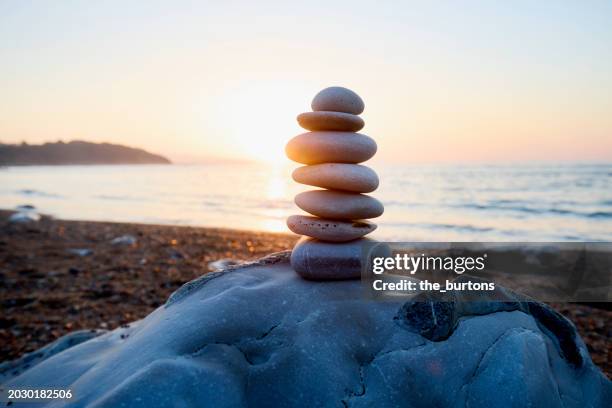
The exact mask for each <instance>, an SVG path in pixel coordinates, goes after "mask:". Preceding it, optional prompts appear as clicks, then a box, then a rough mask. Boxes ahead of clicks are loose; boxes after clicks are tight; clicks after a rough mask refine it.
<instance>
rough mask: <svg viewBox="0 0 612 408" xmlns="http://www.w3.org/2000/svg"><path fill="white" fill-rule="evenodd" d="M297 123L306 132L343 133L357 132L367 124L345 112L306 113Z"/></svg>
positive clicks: (302, 114)
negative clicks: (328, 131)
mask: <svg viewBox="0 0 612 408" xmlns="http://www.w3.org/2000/svg"><path fill="white" fill-rule="evenodd" d="M297 121H298V123H299V124H300V126H301V127H303V128H304V129H306V130H338V131H342V132H357V131H359V130H361V129H362V128H363V126H364V125H365V122H364V121H363V119H361V118H360V117H359V116H357V115H352V114H350V113H343V112H330V111H327V112H326V111H318V112H304V113H300V114H299V115H298V117H297Z"/></svg>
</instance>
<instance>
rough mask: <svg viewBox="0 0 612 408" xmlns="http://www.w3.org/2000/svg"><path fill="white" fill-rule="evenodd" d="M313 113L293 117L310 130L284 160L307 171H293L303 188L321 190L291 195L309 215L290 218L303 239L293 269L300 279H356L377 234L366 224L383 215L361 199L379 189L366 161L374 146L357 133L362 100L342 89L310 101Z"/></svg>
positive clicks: (376, 203)
mask: <svg viewBox="0 0 612 408" xmlns="http://www.w3.org/2000/svg"><path fill="white" fill-rule="evenodd" d="M311 106H312V110H313V112H305V113H302V114H300V115H299V116H298V117H297V120H298V123H299V124H300V126H301V127H303V128H304V129H306V130H309V132H307V133H302V134H301V135H298V136H296V137H294V138H293V139H291V140H290V141H289V143H287V146H286V149H285V150H286V153H287V156H288V157H289V158H290V159H291V160H293V161H296V162H298V163H302V164H305V165H306V166H303V167H299V168H297V169H296V170H295V171H294V172H293V175H292V176H293V179H294V180H295V181H297V182H298V183H301V184H306V185H310V186H315V187H321V188H323V189H324V190H311V191H306V192H303V193H300V194H298V195H297V196H295V204H296V205H297V206H298V207H300V208H301V209H302V210H304V211H306V212H308V213H310V214H312V215H313V216H307V215H292V216H290V217H289V218H288V219H287V226H288V227H289V229H290V230H291V231H293V232H295V233H296V234H300V235H305V236H304V237H302V238H301V239H300V241H299V242H298V243H297V244H296V246H295V248H294V249H293V251H292V254H291V266H292V267H293V269H294V270H295V271H296V272H297V273H299V274H300V275H301V276H302V277H304V278H306V279H312V280H339V279H354V278H359V277H360V274H361V263H360V260H361V255H362V254H361V252H362V245H363V244H364V242H367V241H372V240H370V239H368V238H364V236H365V235H366V234H369V233H370V232H372V231H374V230H375V229H376V224H373V223H371V222H368V221H365V219H368V218H375V217H378V216H380V215H381V214H382V213H383V210H384V209H383V205H382V204H381V203H380V201H378V200H376V199H375V198H373V197H370V196H367V195H364V194H363V193H370V192H372V191H374V190H376V188H377V187H378V176H377V175H376V173H375V172H374V171H373V170H372V169H370V168H369V167H366V166H363V165H360V164H358V163H361V162H364V161H366V160H368V159H370V158H372V156H374V154H375V153H376V149H377V147H376V142H375V141H374V140H373V139H372V138H370V137H369V136H366V135H364V134H361V133H356V132H357V131H359V130H361V129H362V128H363V126H364V121H363V119H362V118H361V117H359V116H358V115H359V114H361V113H362V112H363V110H364V103H363V100H362V99H361V98H360V97H359V95H357V94H356V93H355V92H353V91H351V90H349V89H346V88H342V87H330V88H326V89H323V90H322V91H321V92H319V93H318V94H317V95H316V96H315V97H314V99H313V100H312V104H311Z"/></svg>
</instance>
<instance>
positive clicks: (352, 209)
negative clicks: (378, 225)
mask: <svg viewBox="0 0 612 408" xmlns="http://www.w3.org/2000/svg"><path fill="white" fill-rule="evenodd" d="M295 204H296V205H297V206H298V207H300V208H301V209H302V210H304V211H306V212H307V213H310V214H312V215H316V216H317V217H323V218H332V219H336V220H362V219H368V218H376V217H379V216H380V215H382V213H383V211H384V207H383V205H382V204H381V202H380V201H378V200H377V199H375V198H374V197H370V196H367V195H363V194H357V193H346V192H343V191H331V190H311V191H304V192H303V193H300V194H298V195H296V196H295Z"/></svg>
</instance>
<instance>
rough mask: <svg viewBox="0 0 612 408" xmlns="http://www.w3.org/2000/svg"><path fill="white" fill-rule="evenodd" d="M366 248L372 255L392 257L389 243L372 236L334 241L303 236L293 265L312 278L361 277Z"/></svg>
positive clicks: (306, 277) (294, 254)
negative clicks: (348, 240) (376, 239)
mask: <svg viewBox="0 0 612 408" xmlns="http://www.w3.org/2000/svg"><path fill="white" fill-rule="evenodd" d="M366 245H367V246H366ZM366 251H368V253H369V254H370V257H372V256H391V250H390V249H389V246H388V245H384V244H381V243H377V241H375V240H372V239H369V238H360V239H356V240H353V241H350V242H342V243H338V242H335V243H334V242H323V241H319V240H317V239H314V238H308V237H302V238H301V239H300V240H299V241H298V243H297V244H295V247H294V248H293V251H291V258H290V261H291V267H292V268H293V270H294V271H296V272H297V273H298V274H299V275H300V276H301V277H302V278H304V279H308V280H318V281H329V280H347V279H359V278H360V277H361V266H362V259H365V256H364V255H366V254H365V252H366Z"/></svg>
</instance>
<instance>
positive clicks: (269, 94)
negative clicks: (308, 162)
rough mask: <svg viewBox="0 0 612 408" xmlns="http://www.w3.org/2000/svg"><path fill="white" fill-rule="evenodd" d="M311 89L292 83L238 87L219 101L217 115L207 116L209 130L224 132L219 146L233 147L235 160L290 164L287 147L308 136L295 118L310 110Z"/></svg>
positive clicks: (270, 83)
mask: <svg viewBox="0 0 612 408" xmlns="http://www.w3.org/2000/svg"><path fill="white" fill-rule="evenodd" d="M311 93H312V92H308V90H307V89H305V88H302V87H300V86H299V84H297V85H296V84H295V83H290V82H286V83H283V82H279V81H274V82H272V81H270V82H257V83H250V84H242V83H240V84H236V86H234V87H232V88H230V89H228V90H227V91H226V92H225V93H224V94H223V95H222V96H221V97H220V99H219V101H218V105H217V106H216V111H215V112H214V113H213V114H211V115H207V118H206V119H207V121H212V123H211V122H209V123H208V126H211V125H212V126H213V127H214V128H215V129H223V133H222V134H220V135H219V137H218V143H220V144H224V145H226V146H231V149H232V153H233V155H235V156H238V157H241V158H245V159H248V160H255V161H260V162H266V163H274V164H280V163H285V162H287V161H288V160H287V159H286V157H285V153H284V146H285V144H286V143H287V141H288V140H289V139H291V138H292V137H293V136H295V135H297V134H299V133H301V132H304V130H301V128H300V127H299V126H298V125H297V122H296V120H295V117H296V116H297V114H298V113H300V112H303V111H304V110H307V109H308V110H309V107H308V106H307V105H306V104H305V103H304V101H307V100H308V97H307V95H309V94H311Z"/></svg>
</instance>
